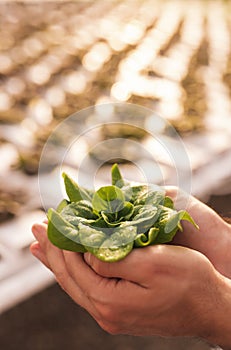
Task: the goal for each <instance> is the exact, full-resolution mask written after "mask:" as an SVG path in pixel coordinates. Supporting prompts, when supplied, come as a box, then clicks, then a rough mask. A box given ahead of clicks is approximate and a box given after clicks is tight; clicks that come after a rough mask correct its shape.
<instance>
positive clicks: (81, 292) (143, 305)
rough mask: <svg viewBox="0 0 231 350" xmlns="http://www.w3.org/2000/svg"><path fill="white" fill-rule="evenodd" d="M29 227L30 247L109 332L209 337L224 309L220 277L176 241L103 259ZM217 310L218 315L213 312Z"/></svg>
mask: <svg viewBox="0 0 231 350" xmlns="http://www.w3.org/2000/svg"><path fill="white" fill-rule="evenodd" d="M46 230H47V225H46V224H37V225H34V226H33V229H32V231H33V233H34V235H35V238H36V239H37V242H35V243H34V244H32V246H31V252H32V254H34V255H35V256H36V257H37V258H38V259H39V260H40V261H41V262H42V263H43V264H45V265H46V266H47V267H48V268H49V269H51V270H52V271H53V273H54V275H55V277H56V279H57V281H58V283H59V284H60V286H61V287H62V288H63V289H64V290H65V291H66V292H67V293H68V294H69V295H70V297H71V298H72V299H73V300H74V301H75V302H76V303H78V304H79V305H81V306H82V307H83V308H85V309H86V310H87V311H88V312H89V313H90V314H91V315H92V317H94V318H95V320H96V321H97V322H98V323H99V325H100V326H101V327H102V328H103V329H105V330H106V331H108V332H110V333H112V334H119V333H120V334H131V335H161V336H179V335H180V336H186V335H190V336H202V337H205V338H206V337H207V338H209V334H210V333H213V334H214V331H213V327H214V326H216V323H217V319H219V317H220V315H221V314H223V312H224V310H223V309H222V308H221V311H220V307H219V306H218V305H216V308H214V301H215V300H220V301H221V300H222V293H223V291H224V285H225V282H224V280H225V278H224V277H223V276H221V275H220V274H219V273H218V272H217V271H216V270H215V269H214V267H213V265H212V264H211V263H210V261H209V260H208V259H207V258H206V257H205V256H204V255H202V254H201V253H199V252H197V251H194V250H191V249H188V248H184V247H179V246H170V245H157V246H150V247H147V248H137V249H134V250H133V251H132V253H130V254H129V255H128V256H127V257H126V258H125V259H124V260H121V261H118V262H115V263H106V262H102V261H100V260H98V259H97V258H95V257H94V256H93V255H91V254H90V253H85V255H82V254H80V253H74V252H68V251H62V250H60V249H58V248H57V247H55V246H53V245H52V244H51V243H50V241H49V240H48V238H47V234H46ZM217 314H218V317H217Z"/></svg>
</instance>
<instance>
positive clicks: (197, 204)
mask: <svg viewBox="0 0 231 350" xmlns="http://www.w3.org/2000/svg"><path fill="white" fill-rule="evenodd" d="M166 195H168V196H169V197H171V198H172V199H173V201H174V203H175V207H176V209H178V210H179V209H186V210H187V211H188V212H189V213H190V215H191V216H192V217H193V219H194V220H195V221H196V223H197V224H198V225H199V228H200V229H199V230H197V229H195V228H194V227H193V226H192V225H191V224H189V223H187V222H184V221H182V222H183V228H184V230H183V232H178V233H177V234H176V236H175V237H174V239H173V241H172V243H173V244H175V245H181V246H185V247H189V248H192V249H195V250H198V251H199V252H201V253H203V254H204V255H206V256H207V257H208V258H209V260H210V261H211V262H212V263H213V265H214V266H215V268H216V269H217V270H218V271H219V272H220V273H222V274H223V275H224V276H226V277H229V278H231V255H230V250H231V225H230V224H228V223H227V222H225V221H224V220H223V219H222V218H221V217H220V216H219V215H218V214H217V213H216V212H215V211H214V210H212V209H211V208H210V207H208V206H207V205H206V204H204V203H202V202H201V201H199V200H198V199H196V198H194V197H193V196H190V195H188V194H187V193H184V192H183V191H181V190H179V189H178V188H177V187H170V186H169V187H166Z"/></svg>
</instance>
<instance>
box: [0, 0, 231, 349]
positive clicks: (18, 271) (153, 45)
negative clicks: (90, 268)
mask: <svg viewBox="0 0 231 350" xmlns="http://www.w3.org/2000/svg"><path fill="white" fill-rule="evenodd" d="M109 102H129V103H134V104H137V105H139V106H143V107H148V108H149V109H151V110H152V111H154V112H156V113H157V114H159V115H161V117H163V118H165V119H166V120H168V121H169V122H170V123H171V125H172V126H173V127H174V128H175V129H176V130H177V132H178V133H179V134H180V136H181V137H182V139H183V141H184V144H185V147H186V149H187V152H188V155H189V158H190V162H191V169H192V175H193V180H192V193H193V194H194V195H196V196H197V197H198V198H200V199H201V200H203V201H204V202H206V203H208V204H209V205H210V206H212V207H213V208H214V209H215V210H217V211H218V212H219V213H220V214H221V215H223V216H226V217H231V211H230V204H231V147H230V140H231V1H221V0H220V1H218V0H214V1H212V0H211V1H210V0H207V1H206V0H204V1H202V0H195V1H194V0H191V1H190V0H189V1H184V0H182V1H180V0H178V1H176V0H171V1H170V0H169V1H167V0H166V1H160V0H146V1H145V0H143V1H142V0H130V1H129V0H124V1H122V0H120V1H113V0H111V1H109V0H108V1H104V0H98V1H97V0H96V1H50V2H45V1H44V2H43V1H28V2H27V1H24V2H23V1H1V2H0V312H1V315H0V345H1V348H2V349H4V350H5V349H6V350H10V349H16V348H18V346H21V348H24V349H31V348H32V347H33V349H35V350H37V349H38V350H39V349H43V350H44V349H45V350H52V349H63V347H64V346H66V347H67V348H68V349H70V350H72V349H74V348H78V349H83V348H84V349H99V348H101V347H102V346H103V345H104V346H105V344H108V345H106V347H107V348H109V349H113V350H114V349H122V350H125V349H126V350H129V349H138V348H140V347H141V346H143V347H144V348H145V349H153V348H155V349H158V350H159V349H163V350H164V349H170V348H171V349H175V348H176V349H207V348H208V347H207V346H206V344H203V343H201V342H198V341H196V340H192V341H188V340H180V341H178V340H177V341H176V340H174V341H173V340H167V339H166V340H163V339H162V340H161V339H158V338H154V339H153V338H139V339H136V338H134V337H125V336H113V337H112V336H109V335H107V334H106V333H104V332H103V331H102V330H100V329H99V327H98V326H97V325H96V324H95V322H94V321H93V320H92V319H91V318H90V317H89V316H88V315H87V314H86V313H85V312H84V311H83V310H81V309H80V308H78V307H77V306H75V305H74V303H73V302H72V301H71V300H69V298H68V297H67V296H66V295H64V293H63V292H62V291H61V290H60V289H59V287H57V285H56V284H55V282H54V280H53V277H52V276H51V275H50V273H49V272H48V271H47V270H46V269H45V268H43V267H42V266H40V264H39V263H37V262H36V261H35V259H34V258H33V257H31V255H30V253H29V251H28V248H29V245H30V243H31V242H32V241H33V237H32V234H31V233H30V227H31V225H32V223H33V222H34V221H40V220H41V219H42V218H44V210H43V208H42V205H41V201H40V197H39V191H38V166H39V160H40V155H41V151H42V149H43V147H44V144H45V142H46V140H47V138H48V137H49V135H50V133H51V132H52V131H53V130H54V128H55V127H56V126H57V125H58V124H59V123H60V122H62V121H64V120H65V118H67V117H68V116H70V115H71V114H72V113H75V112H78V111H80V110H82V109H84V108H86V107H90V106H95V105H96V106H97V105H100V104H102V103H109ZM106 132H108V133H109V136H111V134H110V132H111V131H110V130H106ZM115 132H116V135H117V136H118V135H119V136H120V132H121V133H122V131H121V130H116V131H115ZM123 132H124V130H123ZM129 132H131V130H130V131H129ZM129 132H128V133H129ZM125 134H126V132H125ZM126 135H127V134H126ZM133 136H136V139H140V138H141V136H142V135H133ZM127 166H129V164H128V165H127Z"/></svg>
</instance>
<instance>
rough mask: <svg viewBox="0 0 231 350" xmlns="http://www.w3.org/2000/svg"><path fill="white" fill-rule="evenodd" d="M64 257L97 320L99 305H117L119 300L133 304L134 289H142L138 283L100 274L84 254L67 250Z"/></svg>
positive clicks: (122, 302)
mask: <svg viewBox="0 0 231 350" xmlns="http://www.w3.org/2000/svg"><path fill="white" fill-rule="evenodd" d="M64 257H65V260H66V265H67V268H68V270H69V273H70V274H71V276H72V278H73V279H74V280H75V281H76V283H77V284H78V286H79V287H80V288H81V290H82V292H83V293H84V295H85V296H86V297H87V299H88V300H89V301H90V310H91V314H92V315H93V317H95V318H96V320H97V319H99V318H100V316H99V312H100V311H99V310H100V309H99V306H103V307H104V306H105V305H107V304H110V303H114V305H115V304H116V303H117V304H118V301H120V303H121V304H128V303H129V302H130V304H131V299H132V298H131V296H132V295H133V292H134V290H137V289H140V286H138V285H137V284H135V285H134V283H131V282H130V281H126V280H122V279H120V280H118V278H115V276H110V278H107V277H104V276H100V275H99V274H97V273H96V272H95V271H94V270H93V269H92V268H91V267H90V266H89V265H88V264H86V262H85V261H84V259H83V255H82V254H76V253H73V252H68V251H65V252H64ZM111 264H114V263H111ZM113 277H114V278H113ZM134 307H135V305H134ZM92 310H93V311H92Z"/></svg>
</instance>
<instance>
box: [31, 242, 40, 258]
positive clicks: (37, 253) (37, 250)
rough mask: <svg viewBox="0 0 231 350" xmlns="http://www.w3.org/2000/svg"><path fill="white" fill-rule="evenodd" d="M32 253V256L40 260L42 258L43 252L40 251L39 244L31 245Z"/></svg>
mask: <svg viewBox="0 0 231 350" xmlns="http://www.w3.org/2000/svg"><path fill="white" fill-rule="evenodd" d="M30 251H31V254H32V255H33V256H34V257H35V258H37V259H39V260H40V256H41V251H40V247H39V245H38V242H35V243H33V244H32V245H31V247H30Z"/></svg>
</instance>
